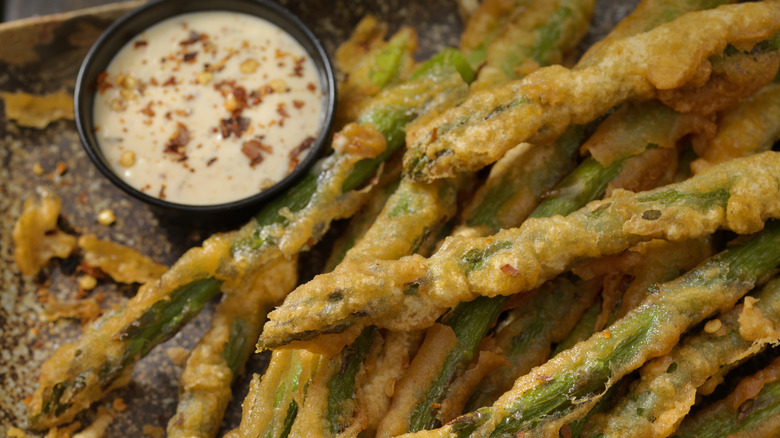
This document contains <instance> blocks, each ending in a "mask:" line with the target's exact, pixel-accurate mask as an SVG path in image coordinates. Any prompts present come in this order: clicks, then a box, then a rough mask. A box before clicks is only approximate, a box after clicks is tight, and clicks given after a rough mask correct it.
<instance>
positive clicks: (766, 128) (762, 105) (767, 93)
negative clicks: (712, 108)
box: [691, 76, 780, 172]
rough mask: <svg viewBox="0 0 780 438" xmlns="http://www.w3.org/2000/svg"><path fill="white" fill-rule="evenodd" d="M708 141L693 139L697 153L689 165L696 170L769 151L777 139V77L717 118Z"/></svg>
mask: <svg viewBox="0 0 780 438" xmlns="http://www.w3.org/2000/svg"><path fill="white" fill-rule="evenodd" d="M718 119H719V120H718V133H717V135H716V137H715V138H713V139H712V140H706V139H704V140H702V141H694V143H693V144H694V147H696V146H698V147H696V149H697V152H698V153H699V158H698V159H697V160H695V161H694V162H693V163H692V164H691V167H692V169H693V171H694V172H700V171H702V170H703V169H705V168H707V167H710V166H712V165H713V164H717V163H722V162H723V161H726V160H729V159H732V158H736V157H741V156H746V155H750V154H753V153H756V152H761V151H765V150H769V149H771V148H772V145H773V144H774V143H775V142H776V141H778V140H780V123H778V120H780V76H778V78H775V80H774V82H772V83H771V84H769V85H767V86H766V87H764V88H762V89H761V90H759V91H758V93H756V94H755V95H753V96H751V97H750V98H748V99H746V100H745V101H743V102H740V103H739V104H738V105H734V106H733V107H731V108H729V109H728V110H726V111H724V112H723V113H722V114H720V115H719V117H718Z"/></svg>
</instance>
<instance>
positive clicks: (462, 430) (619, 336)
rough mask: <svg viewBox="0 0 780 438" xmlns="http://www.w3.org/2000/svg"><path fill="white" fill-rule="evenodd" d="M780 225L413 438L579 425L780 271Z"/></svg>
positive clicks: (537, 432) (542, 432) (544, 431)
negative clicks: (617, 389)
mask: <svg viewBox="0 0 780 438" xmlns="http://www.w3.org/2000/svg"><path fill="white" fill-rule="evenodd" d="M778 244H780V222H774V221H770V222H768V223H767V224H766V227H765V229H764V230H762V231H761V232H759V233H756V234H754V235H752V236H749V237H747V238H740V239H738V242H737V243H736V244H734V245H733V246H731V247H729V248H728V249H726V250H725V251H723V252H721V253H719V254H718V255H716V256H714V257H712V258H710V259H708V260H707V261H705V262H703V263H702V264H700V265H699V266H698V267H697V268H695V269H693V270H691V271H689V272H687V273H686V274H684V275H683V276H681V277H679V278H678V279H676V280H673V281H671V282H667V283H663V284H660V285H658V288H657V293H654V294H652V295H651V296H649V297H648V299H646V300H645V301H644V302H643V303H642V305H640V306H639V307H637V308H636V309H634V310H632V311H631V312H629V313H628V314H627V315H626V316H625V317H624V318H622V319H620V320H618V321H617V322H615V324H613V325H612V326H611V327H610V328H609V329H608V330H606V331H603V332H600V333H597V334H595V335H593V336H592V337H591V338H590V339H588V340H587V341H585V342H581V343H579V344H577V345H576V346H575V347H574V348H572V349H571V350H569V351H567V352H564V353H561V354H559V355H558V356H556V357H555V358H553V359H551V360H550V361H548V362H547V363H545V364H544V365H542V366H539V367H537V368H535V369H534V370H533V371H531V372H530V373H529V374H527V375H525V376H523V377H521V378H520V379H518V380H517V381H516V382H515V385H514V387H513V388H512V390H511V391H509V392H507V393H506V394H504V395H503V396H502V397H501V398H500V399H499V400H498V401H497V402H496V403H495V404H493V406H491V407H488V408H482V409H479V410H477V411H475V412H473V413H470V414H466V415H464V416H462V417H459V418H457V419H455V420H453V421H452V422H450V423H449V424H448V425H447V426H445V427H443V428H441V429H438V430H436V431H429V432H421V433H419V434H417V435H414V436H419V437H423V436H427V437H433V436H438V437H442V436H457V437H463V436H491V437H503V436H507V437H509V436H516V434H517V433H520V432H524V433H525V436H526V437H533V436H549V435H551V434H553V433H555V432H557V431H558V429H559V428H560V427H561V426H562V425H564V424H566V423H568V422H570V421H572V420H575V419H578V418H581V417H582V416H584V415H585V414H587V412H588V411H589V410H590V409H591V408H592V407H593V405H594V404H595V403H597V402H598V400H599V398H600V397H601V396H602V395H603V394H604V393H605V391H606V390H607V389H608V388H609V387H610V386H611V385H612V383H614V382H616V381H617V380H619V379H620V378H621V377H622V376H624V375H626V374H627V373H629V372H631V371H633V370H634V369H637V368H638V367H640V366H641V365H642V364H643V363H645V362H646V361H647V360H649V359H651V358H654V357H658V356H661V355H663V354H665V353H667V352H668V351H669V350H670V349H671V348H672V347H673V346H674V345H675V344H676V343H677V341H678V339H679V337H680V335H681V334H682V333H683V332H685V331H686V330H687V329H689V328H690V327H692V326H694V325H695V324H697V323H699V322H700V321H702V320H704V319H705V318H707V317H708V316H709V315H711V314H713V313H714V312H717V311H718V310H722V309H726V308H729V307H731V306H733V305H734V303H735V302H736V301H737V300H739V298H740V297H742V296H743V295H744V294H745V293H747V292H748V291H749V290H750V289H752V288H753V287H754V286H755V285H756V284H757V283H759V282H761V281H762V280H763V279H765V278H766V277H767V276H768V275H771V274H772V273H773V271H774V270H775V269H776V268H777V266H778V265H779V264H780V251H778V248H779V247H778Z"/></svg>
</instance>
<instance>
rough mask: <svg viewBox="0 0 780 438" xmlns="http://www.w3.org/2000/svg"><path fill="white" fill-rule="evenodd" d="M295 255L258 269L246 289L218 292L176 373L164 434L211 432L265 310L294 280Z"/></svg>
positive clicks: (215, 429) (209, 434)
mask: <svg viewBox="0 0 780 438" xmlns="http://www.w3.org/2000/svg"><path fill="white" fill-rule="evenodd" d="M297 278H298V276H297V261H296V258H293V259H292V260H287V259H284V258H280V259H278V260H275V261H272V262H270V263H268V264H267V265H266V266H264V267H263V268H262V269H260V270H259V271H258V272H257V274H256V275H255V278H254V280H253V281H251V282H250V283H249V284H248V285H247V286H248V287H247V290H245V291H240V292H232V293H230V294H227V295H225V296H224V297H223V299H222V302H221V303H220V304H219V305H218V306H217V308H216V310H215V311H214V317H213V318H212V320H211V326H210V327H209V330H208V331H207V332H206V334H204V335H203V337H202V338H201V339H200V341H199V342H198V344H197V345H196V346H195V348H194V349H193V350H192V352H191V353H190V356H189V358H188V359H187V362H186V364H185V367H184V370H183V371H182V375H181V386H180V389H179V404H178V405H177V406H176V414H174V416H173V417H172V418H171V419H170V421H169V422H168V430H167V435H168V436H169V437H204V438H206V437H214V436H216V435H217V432H218V430H219V425H220V422H221V421H222V416H223V415H224V413H225V410H226V409H227V405H228V402H230V399H231V398H232V391H231V390H230V387H231V385H232V383H233V382H234V381H235V379H236V377H238V375H239V373H240V372H241V370H242V369H243V368H244V364H245V362H246V360H247V358H248V357H249V355H250V354H251V353H252V352H253V351H254V341H255V340H256V339H257V337H258V336H259V335H260V330H261V328H262V326H263V321H264V320H265V315H266V313H267V312H268V311H269V310H271V308H272V307H273V306H274V305H276V304H277V303H278V302H279V301H281V300H282V299H283V298H284V295H286V294H287V293H288V292H289V291H290V290H291V289H292V288H293V287H295V284H296V280H297Z"/></svg>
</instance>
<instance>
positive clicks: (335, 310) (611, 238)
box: [260, 152, 780, 348]
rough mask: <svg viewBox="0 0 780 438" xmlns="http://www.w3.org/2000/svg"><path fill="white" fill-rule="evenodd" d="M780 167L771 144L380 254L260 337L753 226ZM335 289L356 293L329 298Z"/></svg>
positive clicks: (503, 288) (541, 277)
mask: <svg viewBox="0 0 780 438" xmlns="http://www.w3.org/2000/svg"><path fill="white" fill-rule="evenodd" d="M779 169H780V154H778V153H775V152H765V153H762V154H757V155H754V156H751V157H746V158H741V159H737V160H732V161H730V162H727V163H724V164H721V165H719V166H715V167H713V168H712V169H710V170H708V171H706V172H703V173H701V174H699V175H696V176H694V177H692V178H690V179H689V180H687V181H684V182H682V183H678V184H671V185H668V186H665V187H662V188H659V189H656V190H652V191H648V192H640V193H636V194H633V193H626V192H619V191H618V192H615V193H613V196H612V197H610V198H606V199H604V200H603V201H596V202H592V203H590V204H588V205H587V206H586V207H584V208H582V209H580V210H577V211H576V212H574V213H572V214H570V215H568V216H566V217H560V216H555V217H552V218H541V219H530V220H527V221H526V222H525V223H524V224H523V225H522V226H521V227H520V228H517V229H513V230H505V231H501V232H499V233H498V234H496V235H494V236H491V237H488V238H465V237H458V238H449V239H447V241H445V243H444V245H443V246H442V248H441V249H440V250H439V251H437V253H436V254H434V255H433V256H432V257H430V258H428V259H426V258H423V257H421V256H409V257H404V258H402V259H400V260H397V261H381V262H375V261H372V262H371V268H370V270H360V271H359V272H353V275H351V276H350V277H349V279H348V280H346V279H343V278H342V279H340V278H338V277H336V278H327V280H328V281H327V283H322V282H321V281H322V278H323V277H321V276H320V277H315V278H314V279H313V280H312V281H310V282H309V283H307V284H305V285H303V286H300V287H298V288H297V289H296V290H295V291H293V292H292V293H291V294H290V295H288V297H287V299H286V301H285V304H284V305H283V306H281V307H279V308H277V309H276V310H274V311H273V312H271V313H270V314H269V318H271V319H270V321H269V322H268V323H266V326H265V329H264V332H263V335H262V336H261V340H260V344H261V346H263V347H266V348H269V347H276V346H280V345H283V344H287V343H289V342H291V341H294V340H303V339H311V338H314V337H315V336H317V335H318V334H319V333H321V332H338V331H344V330H346V329H348V328H349V329H350V331H352V330H355V327H358V328H359V327H361V326H366V325H372V324H376V325H380V326H382V327H387V328H393V327H395V326H397V325H398V324H399V323H400V324H403V327H406V328H407V329H408V328H410V327H411V328H421V327H426V326H430V325H431V324H432V323H433V321H435V319H436V318H437V317H438V316H439V315H441V314H442V313H443V311H444V310H445V309H446V308H447V307H449V306H453V305H456V304H458V303H459V302H465V301H469V300H473V299H474V298H476V297H477V296H496V295H510V294H515V293H518V292H523V291H528V290H531V289H533V288H535V287H538V286H540V285H541V284H542V283H544V281H546V280H549V279H550V278H553V277H554V276H556V275H557V274H560V273H561V272H563V271H564V270H566V269H567V268H568V267H571V266H572V265H573V264H574V263H575V262H579V261H582V260H583V259H592V258H597V257H601V256H604V255H607V254H615V253H618V252H621V251H623V250H625V249H627V248H629V247H631V246H633V245H635V244H637V243H639V242H642V241H647V240H650V239H654V238H663V239H666V240H671V241H681V240H684V239H690V238H697V237H701V236H706V235H709V234H711V233H712V232H714V231H715V230H716V229H718V228H727V229H730V230H732V231H735V232H737V233H741V234H745V233H750V232H755V231H757V230H759V229H761V227H762V226H763V223H764V221H765V220H766V219H768V218H775V217H778V215H780V196H778V195H779V193H778V192H779V191H780V182H779V181H778V178H777V175H778V174H780V173H779ZM334 290H339V291H341V293H342V294H343V295H342V296H347V295H348V296H349V300H343V299H339V300H333V301H327V297H328V296H329V294H330V293H331V292H333V291H334ZM368 290H370V291H371V294H370V295H366V294H364V293H362V291H368ZM323 298H325V300H324V301H323ZM401 315H403V317H401Z"/></svg>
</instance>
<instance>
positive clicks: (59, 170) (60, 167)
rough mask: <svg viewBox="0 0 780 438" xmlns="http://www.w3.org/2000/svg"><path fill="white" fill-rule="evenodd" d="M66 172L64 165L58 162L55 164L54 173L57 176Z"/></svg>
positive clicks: (66, 168)
mask: <svg viewBox="0 0 780 438" xmlns="http://www.w3.org/2000/svg"><path fill="white" fill-rule="evenodd" d="M67 171H68V166H67V165H66V164H65V163H63V162H62V161H58V162H57V170H55V173H56V174H57V175H62V174H64V173H65V172H67Z"/></svg>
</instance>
